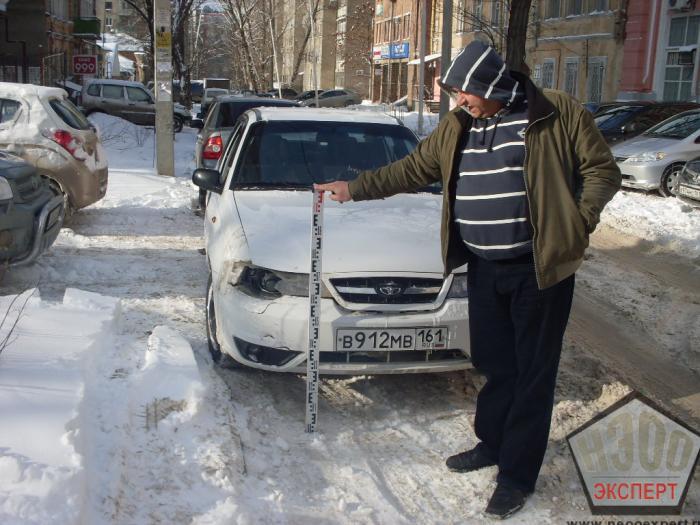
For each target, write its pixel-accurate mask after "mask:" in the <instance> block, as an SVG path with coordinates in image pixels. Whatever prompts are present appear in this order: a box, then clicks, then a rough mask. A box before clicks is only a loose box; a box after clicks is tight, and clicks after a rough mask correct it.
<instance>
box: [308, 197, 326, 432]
mask: <svg viewBox="0 0 700 525" xmlns="http://www.w3.org/2000/svg"><path fill="white" fill-rule="evenodd" d="M311 211H312V213H311V271H310V272H309V353H308V356H307V358H306V431H307V432H309V433H313V432H316V423H317V421H318V362H319V352H320V350H319V348H318V340H319V330H320V328H321V245H322V235H321V234H322V233H323V192H322V191H316V190H314V194H313V206H312V210H311Z"/></svg>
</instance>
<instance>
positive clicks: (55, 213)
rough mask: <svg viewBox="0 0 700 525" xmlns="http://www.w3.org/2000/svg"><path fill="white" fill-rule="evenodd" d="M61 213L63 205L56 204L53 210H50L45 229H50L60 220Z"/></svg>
mask: <svg viewBox="0 0 700 525" xmlns="http://www.w3.org/2000/svg"><path fill="white" fill-rule="evenodd" d="M60 215H61V207H60V206H56V207H55V208H54V209H53V210H51V211H50V212H49V216H48V217H47V218H46V226H45V227H44V231H48V230H50V229H51V228H52V227H53V225H54V224H56V221H57V220H58V217H59V216H60Z"/></svg>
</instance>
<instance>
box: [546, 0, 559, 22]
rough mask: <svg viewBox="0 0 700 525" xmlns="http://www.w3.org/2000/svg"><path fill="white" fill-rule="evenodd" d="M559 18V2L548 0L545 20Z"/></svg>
mask: <svg viewBox="0 0 700 525" xmlns="http://www.w3.org/2000/svg"><path fill="white" fill-rule="evenodd" d="M560 16H561V0H549V1H548V2H547V11H546V14H545V18H559V17H560Z"/></svg>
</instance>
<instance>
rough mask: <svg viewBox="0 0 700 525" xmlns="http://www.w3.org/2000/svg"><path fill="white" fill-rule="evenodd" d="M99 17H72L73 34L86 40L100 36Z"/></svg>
mask: <svg viewBox="0 0 700 525" xmlns="http://www.w3.org/2000/svg"><path fill="white" fill-rule="evenodd" d="M100 33H101V28H100V19H99V18H95V17H84V18H75V19H73V35H74V36H78V37H80V38H86V39H88V40H97V39H98V38H100Z"/></svg>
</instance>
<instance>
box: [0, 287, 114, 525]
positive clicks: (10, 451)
mask: <svg viewBox="0 0 700 525" xmlns="http://www.w3.org/2000/svg"><path fill="white" fill-rule="evenodd" d="M30 297H31V298H30ZM0 311H1V312H3V314H2V315H5V312H7V317H6V318H5V321H4V322H3V324H2V327H1V328H0V339H2V340H5V339H6V338H7V337H8V336H9V339H7V341H8V342H9V344H7V345H6V346H5V348H4V351H3V352H2V354H0V413H1V414H2V425H0V522H2V523H4V524H7V523H23V524H26V523H37V524H43V523H76V522H77V521H78V520H79V516H80V513H81V509H82V504H83V501H82V500H83V493H84V492H85V489H86V487H85V483H84V475H83V474H84V472H83V471H84V468H85V462H84V457H83V456H82V454H81V451H82V449H83V442H82V433H81V429H82V427H83V424H84V421H83V420H82V417H81V404H82V402H83V393H84V377H85V374H86V373H87V372H88V369H87V363H89V362H90V354H91V353H94V352H100V351H102V350H103V349H104V348H105V346H106V345H108V344H109V341H110V338H111V334H112V332H113V328H114V323H115V320H116V319H117V318H118V316H119V311H120V305H119V301H117V300H115V299H111V298H108V297H104V296H101V295H99V294H93V293H89V292H82V291H80V290H75V289H67V290H66V293H65V296H64V299H63V303H62V304H49V303H45V302H43V301H42V300H41V299H39V297H38V296H37V294H36V292H35V291H34V290H29V291H26V292H24V293H23V294H20V295H19V296H5V297H0ZM15 322H16V325H15Z"/></svg>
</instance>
